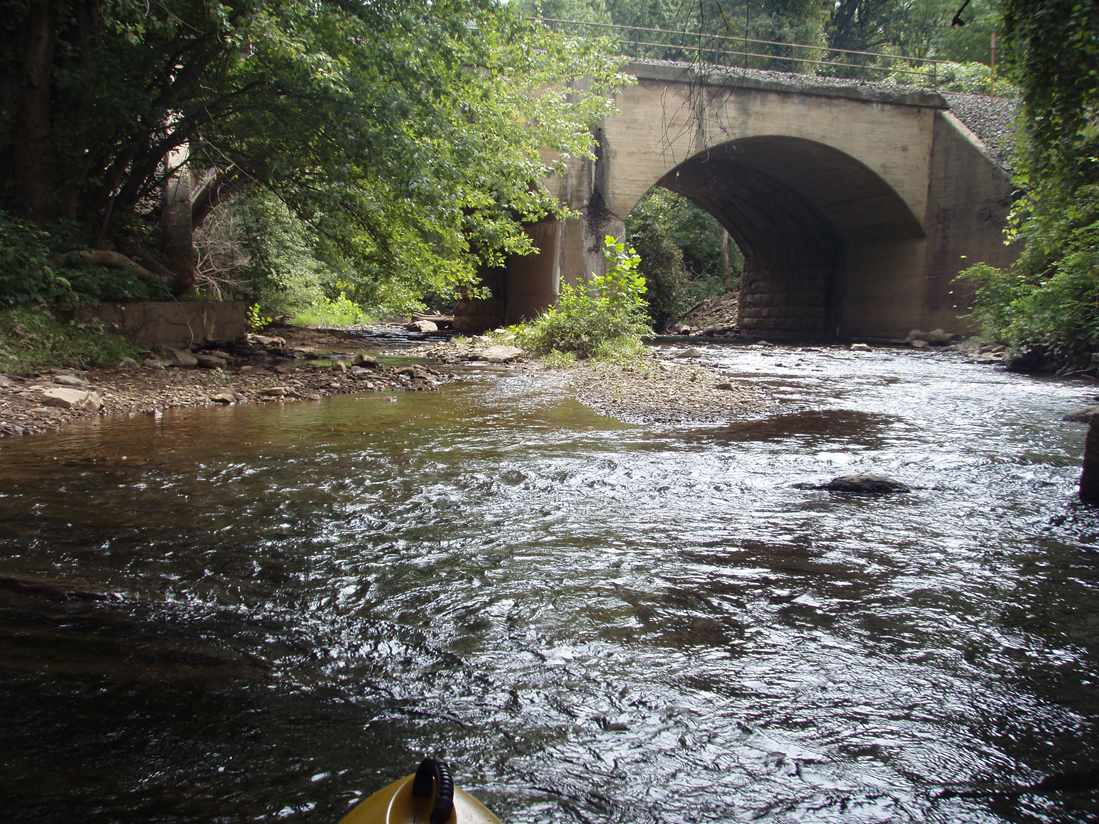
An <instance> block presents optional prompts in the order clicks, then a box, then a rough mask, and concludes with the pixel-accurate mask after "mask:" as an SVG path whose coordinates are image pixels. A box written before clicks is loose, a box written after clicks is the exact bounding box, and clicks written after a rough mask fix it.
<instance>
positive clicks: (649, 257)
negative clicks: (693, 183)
mask: <svg viewBox="0 0 1099 824" xmlns="http://www.w3.org/2000/svg"><path fill="white" fill-rule="evenodd" d="M626 233H627V237H628V238H629V241H630V243H632V244H633V245H634V247H635V248H636V249H637V253H638V255H640V257H641V264H640V271H641V272H642V274H644V276H645V280H646V283H647V285H648V292H647V295H646V297H647V298H648V303H649V313H650V315H651V316H652V318H653V322H654V325H655V326H656V328H658V329H663V328H665V327H666V326H667V325H668V324H669V323H670V322H672V321H674V320H677V319H679V318H680V317H681V316H682V315H684V314H685V313H686V312H688V311H690V310H691V309H692V308H694V307H695V306H696V305H698V303H699V302H700V301H702V300H704V299H706V298H708V297H713V296H715V295H720V294H723V293H725V292H727V291H730V290H732V289H734V288H735V287H736V285H737V282H738V280H739V277H740V273H741V271H742V270H743V257H742V256H741V255H740V250H739V249H738V248H737V247H736V245H735V244H733V243H732V242H731V241H729V240H727V239H726V235H725V229H724V227H722V226H721V224H720V223H718V222H717V220H715V219H714V217H713V216H712V215H710V214H709V213H708V212H706V211H705V210H704V209H702V208H700V207H699V206H696V205H695V204H694V203H692V202H691V201H690V200H688V199H687V198H685V197H681V196H680V195H677V194H674V193H673V192H669V191H667V190H666V189H659V188H657V189H654V190H653V191H652V192H650V193H649V194H648V195H647V196H646V197H645V198H643V199H642V200H641V202H640V203H638V204H637V206H635V207H634V209H633V211H631V212H630V214H629V215H628V216H627V218H626Z"/></svg>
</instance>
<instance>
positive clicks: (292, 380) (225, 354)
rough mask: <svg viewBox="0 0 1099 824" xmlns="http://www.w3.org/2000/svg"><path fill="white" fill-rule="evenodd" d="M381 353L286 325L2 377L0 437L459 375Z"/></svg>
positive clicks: (335, 335)
mask: <svg viewBox="0 0 1099 824" xmlns="http://www.w3.org/2000/svg"><path fill="white" fill-rule="evenodd" d="M382 355H383V352H382V350H381V348H380V347H379V345H378V344H377V343H376V342H373V341H367V340H363V339H362V338H356V337H355V336H352V335H346V334H342V333H340V332H326V331H320V330H309V329H294V328H282V329H279V330H277V334H270V335H250V336H249V340H248V342H246V343H242V344H239V345H234V346H232V347H226V348H220V349H203V350H198V351H190V350H186V351H184V350H172V349H166V350H161V351H158V352H155V353H150V355H149V357H147V358H146V359H145V360H144V361H143V362H142V363H138V362H136V361H131V362H129V363H125V364H123V365H120V366H118V367H116V368H111V369H89V370H74V369H52V370H48V371H44V372H41V373H38V374H33V375H0V437H10V436H15V435H30V434H35V433H39V432H47V431H50V430H55V429H60V428H62V427H63V426H67V425H69V424H71V423H75V422H77V421H80V420H86V419H93V418H97V417H102V416H107V415H141V414H147V415H152V414H157V413H159V412H163V411H164V410H166V409H171V408H178V407H193V406H228V405H234V404H245V403H285V402H288V401H294V400H319V399H320V398H323V397H327V396H330V395H343V394H350V393H354V392H388V391H430V390H433V389H436V388H437V387H438V386H440V385H441V384H443V383H445V382H447V381H449V380H451V379H453V377H454V376H453V375H451V374H447V373H445V372H442V371H439V370H436V369H431V368H429V367H425V366H422V365H403V366H393V365H387V364H386V361H385V359H384V357H382Z"/></svg>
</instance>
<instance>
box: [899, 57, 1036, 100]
mask: <svg viewBox="0 0 1099 824" xmlns="http://www.w3.org/2000/svg"><path fill="white" fill-rule="evenodd" d="M885 81H886V82H888V83H896V84H897V85H901V86H921V87H925V88H926V87H929V86H934V87H935V88H936V89H939V90H941V91H949V92H965V93H967V94H989V95H991V94H995V95H996V96H997V97H1016V96H1018V94H1019V90H1018V88H1017V87H1016V86H1015V84H1013V83H1011V82H1010V81H1007V80H1004V79H1003V78H1002V77H993V74H992V69H991V68H990V67H989V66H986V65H985V64H984V63H977V62H971V63H938V64H936V65H934V66H930V65H926V64H924V65H918V66H916V67H915V68H911V67H907V66H906V67H905V70H904V71H903V72H893V73H892V74H889V75H887V76H886V78H885Z"/></svg>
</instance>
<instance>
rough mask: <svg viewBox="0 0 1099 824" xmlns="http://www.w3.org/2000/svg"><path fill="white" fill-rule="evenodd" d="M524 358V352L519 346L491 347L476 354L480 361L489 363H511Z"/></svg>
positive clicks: (498, 345) (501, 345)
mask: <svg viewBox="0 0 1099 824" xmlns="http://www.w3.org/2000/svg"><path fill="white" fill-rule="evenodd" d="M522 356H523V350H522V349H520V348H519V347H518V346H506V345H503V344H497V345H496V346H490V347H488V348H487V349H482V350H481V351H480V352H477V353H476V357H477V359H478V360H483V361H488V362H489V363H511V362H512V361H514V360H518V359H519V358H521V357H522Z"/></svg>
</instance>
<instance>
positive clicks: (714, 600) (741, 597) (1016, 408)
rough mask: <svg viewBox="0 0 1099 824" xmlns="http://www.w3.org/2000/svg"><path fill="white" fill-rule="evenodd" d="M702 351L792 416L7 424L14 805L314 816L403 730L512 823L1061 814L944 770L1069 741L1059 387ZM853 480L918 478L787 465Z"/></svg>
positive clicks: (1075, 577) (1081, 556)
mask: <svg viewBox="0 0 1099 824" xmlns="http://www.w3.org/2000/svg"><path fill="white" fill-rule="evenodd" d="M706 357H707V359H708V360H710V361H711V362H713V363H714V364H715V365H717V366H719V367H720V368H722V369H723V370H725V371H726V372H727V373H729V374H730V375H739V376H740V377H741V378H743V379H749V380H755V381H759V382H764V383H768V384H772V385H778V386H780V387H781V389H782V391H783V394H784V395H785V396H786V397H788V398H790V399H791V400H792V402H793V403H794V406H793V411H791V412H790V413H789V414H785V415H780V416H776V417H773V418H769V419H763V420H755V421H747V422H742V423H737V424H734V425H732V426H729V427H726V428H721V429H711V430H699V429H687V430H681V431H669V432H664V433H650V432H646V431H644V430H642V429H638V428H633V427H626V426H622V425H618V424H615V423H613V422H610V421H607V420H606V419H603V418H601V417H599V416H596V415H594V414H593V413H591V412H588V411H587V410H585V409H583V408H582V407H579V406H577V405H576V404H574V403H572V402H569V401H567V400H565V399H564V398H563V395H562V393H561V391H560V390H559V388H558V389H554V388H552V387H550V388H547V387H545V386H542V385H540V384H532V383H530V382H529V381H527V380H525V379H522V378H514V379H505V380H502V381H499V382H488V381H486V382H479V383H478V382H475V383H472V384H469V385H465V386H453V387H448V388H447V389H446V390H445V391H443V392H440V393H438V394H432V395H425V394H416V395H414V396H403V395H400V396H392V397H389V398H387V397H374V396H371V397H366V398H353V397H344V398H337V399H332V400H330V401H326V402H323V403H317V404H297V405H288V406H285V407H263V408H248V407H237V408H231V409H219V410H206V411H196V412H189V413H181V414H176V415H168V416H165V417H163V418H160V419H156V420H154V419H152V418H140V419H135V420H132V421H112V422H107V423H104V424H103V425H101V426H98V427H95V428H91V429H86V430H75V431H72V432H69V433H67V434H64V435H60V436H51V437H45V438H40V439H25V440H21V441H11V442H4V443H0V614H2V616H3V620H2V621H0V698H2V701H3V706H4V707H5V708H14V711H13V710H12V709H9V710H8V713H7V715H8V719H7V720H6V722H5V724H4V725H3V727H2V729H3V732H2V734H0V735H2V738H0V741H2V745H3V746H2V754H0V759H2V765H0V766H2V770H3V775H4V776H5V779H4V782H5V788H4V795H5V797H6V799H7V805H6V811H7V812H8V813H9V817H10V818H11V819H13V820H17V821H31V820H36V821H37V820H55V819H59V818H60V817H62V816H63V815H72V814H73V813H74V812H77V813H79V814H80V815H82V816H83V817H85V818H87V819H89V820H93V821H116V820H136V819H139V818H140V819H144V820H150V821H185V820H194V821H210V820H224V821H238V820H242V819H255V820H269V819H276V818H277V819H289V820H303V821H304V820H318V821H323V820H334V819H335V818H337V817H338V816H339V815H340V814H341V813H342V812H343V811H344V810H346V809H347V807H348V806H349V805H350V804H351V803H353V801H354V800H355V799H356V798H358V797H360V796H361V795H362V794H363V793H367V792H369V791H371V790H372V789H374V788H376V787H378V786H380V785H382V784H383V783H385V782H386V781H388V780H390V779H392V778H393V777H394V776H396V775H397V774H400V773H403V772H406V771H408V770H409V769H411V766H412V765H413V764H414V763H415V762H416V761H417V760H418V758H419V757H420V755H421V754H423V753H428V752H433V753H441V754H444V755H445V756H446V757H448V758H449V759H450V760H451V761H452V762H453V764H454V766H455V768H456V773H457V775H458V779H459V782H460V783H461V784H462V785H463V786H465V787H467V788H468V789H470V790H472V791H473V792H475V793H476V794H478V795H479V796H481V797H482V798H483V800H485V801H486V803H488V804H489V806H491V807H493V808H494V809H496V810H497V811H498V812H499V813H500V814H501V816H502V817H503V818H504V819H505V820H507V821H515V822H536V821H537V822H541V821H548V820H554V821H615V822H658V821H660V822H679V821H734V820H765V821H776V822H779V821H832V820H843V821H845V822H847V821H858V822H861V821H928V820H933V821H944V822H945V821H999V820H1006V821H1039V820H1040V821H1074V820H1084V819H1086V818H1087V816H1088V814H1089V812H1090V811H1091V810H1092V809H1093V808H1094V805H1095V804H1096V802H1097V801H1099V796H1097V795H1096V793H1095V792H1090V793H1089V792H1084V793H1043V794H1029V795H1028V794H1024V795H1021V796H1019V797H1013V798H1007V797H1003V798H996V797H995V796H978V797H972V798H951V799H941V800H936V794H937V793H938V792H939V791H941V790H942V789H943V788H946V787H960V788H964V789H978V790H982V789H993V788H996V787H1011V786H1017V785H1021V784H1026V783H1033V782H1034V781H1037V780H1038V779H1040V778H1041V777H1042V776H1044V775H1047V774H1050V773H1054V772H1059V771H1069V770H1074V769H1084V768H1088V767H1089V766H1090V765H1092V764H1094V763H1095V761H1096V756H1097V753H1096V746H1095V744H1094V743H1093V742H1094V741H1096V740H1099V736H1097V735H1096V731H1095V729H1094V727H1095V726H1096V722H1097V721H1099V692H1097V690H1096V683H1095V682H1096V678H1097V675H1099V649H1097V637H1099V623H1097V621H1099V619H1097V618H1096V611H1095V604H1096V592H1097V585H1099V518H1097V517H1096V514H1095V512H1094V511H1088V510H1086V509H1084V508H1080V507H1077V506H1076V505H1075V504H1074V503H1073V493H1074V484H1075V481H1076V477H1077V474H1078V462H1079V459H1080V453H1081V445H1082V439H1083V438H1082V435H1083V432H1082V428H1081V427H1079V426H1076V425H1067V424H1063V423H1061V422H1060V420H1059V419H1060V417H1061V416H1062V415H1063V414H1064V413H1065V412H1067V411H1069V410H1070V409H1072V408H1074V407H1076V406H1078V405H1080V404H1081V403H1082V402H1084V401H1085V400H1087V399H1088V396H1089V392H1088V390H1087V388H1086V387H1083V388H1082V387H1080V386H1079V385H1070V384H1063V383H1056V382H1049V381H1035V380H1031V379H1024V378H1018V377H1011V376H1007V375H1005V374H1003V373H999V372H996V371H993V370H989V369H978V368H976V367H973V366H970V365H966V364H963V363H959V362H954V361H949V360H946V359H937V358H931V357H918V356H912V355H891V354H888V353H881V352H874V353H857V354H856V353H849V352H845V351H841V350H820V351H815V352H804V351H801V352H799V351H796V350H783V349H779V348H775V349H773V350H771V351H760V350H730V349H710V350H707V353H706ZM779 364H782V365H781V366H779ZM853 471H874V472H879V473H883V474H887V475H890V476H892V477H895V478H896V479H898V480H900V481H902V482H904V483H906V484H909V485H910V486H912V487H913V488H915V489H916V490H917V491H916V492H914V493H913V494H910V495H905V496H900V497H897V498H891V499H880V500H876V499H866V498H857V497H854V498H853V497H851V496H833V495H830V494H829V493H827V492H821V491H812V490H809V491H807V490H801V489H795V488H793V487H792V484H793V483H795V482H799V481H805V482H814V483H819V482H821V481H824V480H827V479H828V478H829V477H831V476H832V475H836V474H841V473H847V472H853Z"/></svg>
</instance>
